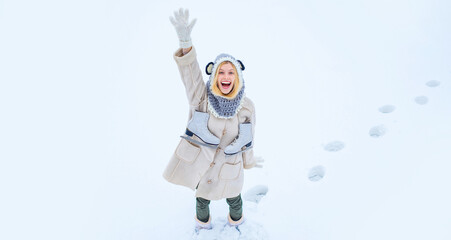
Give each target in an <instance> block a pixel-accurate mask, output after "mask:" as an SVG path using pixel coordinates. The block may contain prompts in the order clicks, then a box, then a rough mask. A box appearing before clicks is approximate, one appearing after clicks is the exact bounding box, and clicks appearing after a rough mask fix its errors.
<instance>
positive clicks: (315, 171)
mask: <svg viewBox="0 0 451 240" xmlns="http://www.w3.org/2000/svg"><path fill="white" fill-rule="evenodd" d="M325 174H326V169H325V168H324V167H323V166H321V165H318V166H316V167H313V168H312V169H310V171H309V173H308V179H309V180H310V181H312V182H318V181H319V180H321V179H323V178H324V175H325Z"/></svg>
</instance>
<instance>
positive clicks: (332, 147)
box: [324, 141, 345, 152]
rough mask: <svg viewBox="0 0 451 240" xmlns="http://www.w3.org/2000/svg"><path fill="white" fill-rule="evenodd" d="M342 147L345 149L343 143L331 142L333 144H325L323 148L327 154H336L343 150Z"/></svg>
mask: <svg viewBox="0 0 451 240" xmlns="http://www.w3.org/2000/svg"><path fill="white" fill-rule="evenodd" d="M344 147H345V144H344V143H343V142H340V141H333V142H330V143H328V144H326V146H324V150H326V151H328V152H338V151H340V150H341V149H343V148H344Z"/></svg>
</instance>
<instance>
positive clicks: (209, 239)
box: [191, 218, 269, 240]
mask: <svg viewBox="0 0 451 240" xmlns="http://www.w3.org/2000/svg"><path fill="white" fill-rule="evenodd" d="M212 226H213V228H212V229H210V230H207V229H202V230H200V231H199V232H194V233H193V235H192V238H191V239H193V240H267V239H269V237H268V234H267V233H266V230H265V229H264V228H263V226H262V225H260V224H259V223H256V222H254V221H252V220H250V219H245V221H244V222H243V224H241V225H240V226H238V227H234V226H230V225H229V224H228V222H227V219H226V218H216V219H215V220H214V221H213V222H212Z"/></svg>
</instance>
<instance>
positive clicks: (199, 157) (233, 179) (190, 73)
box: [163, 47, 255, 200]
mask: <svg viewBox="0 0 451 240" xmlns="http://www.w3.org/2000/svg"><path fill="white" fill-rule="evenodd" d="M174 59H175V61H176V62H177V65H178V68H179V71H180V75H181V77H182V81H183V84H184V85H185V88H186V94H187V97H188V102H189V105H190V113H189V114H190V116H189V119H191V116H192V115H193V113H194V111H195V110H197V111H202V112H208V110H207V109H208V106H207V104H208V101H207V90H206V87H205V83H204V81H203V79H202V72H201V70H200V68H199V64H198V62H197V57H196V50H195V48H194V47H193V48H192V49H191V51H190V52H189V53H187V54H186V55H183V54H182V49H178V50H177V51H176V52H175V54H174ZM244 122H250V123H252V132H254V127H255V111H254V104H253V103H252V101H251V100H250V99H249V98H247V97H246V98H245V100H244V103H243V105H242V108H241V110H240V111H239V112H238V113H237V114H236V115H235V116H234V117H233V118H231V119H222V118H216V117H215V116H213V115H212V114H211V113H210V119H209V121H208V128H209V130H210V131H211V132H212V133H213V134H214V135H215V136H217V137H218V138H220V139H221V141H220V143H219V147H218V148H217V149H213V148H209V147H204V146H199V145H196V144H193V143H191V142H188V141H187V140H185V139H183V138H181V139H180V143H179V144H178V146H177V148H176V149H175V152H174V154H173V156H172V158H171V160H170V161H169V164H168V165H167V167H166V169H165V171H164V174H163V176H164V178H165V179H166V180H168V181H169V182H171V183H174V184H178V185H182V186H186V187H189V188H191V189H193V190H195V189H196V187H197V191H196V197H202V198H205V199H209V200H218V199H222V198H231V197H236V196H238V194H240V193H241V189H242V187H243V168H244V169H249V168H252V167H254V165H255V159H254V156H253V155H254V154H253V149H250V150H248V151H245V152H242V153H238V154H235V155H232V156H226V155H225V154H224V148H225V147H226V146H228V145H229V144H230V143H232V142H233V140H234V139H235V138H236V137H237V136H238V129H239V124H240V123H244ZM193 137H194V138H195V139H196V140H198V141H201V140H200V139H199V138H197V137H196V136H195V135H193Z"/></svg>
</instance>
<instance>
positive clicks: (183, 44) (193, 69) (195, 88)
mask: <svg viewBox="0 0 451 240" xmlns="http://www.w3.org/2000/svg"><path fill="white" fill-rule="evenodd" d="M169 19H170V21H171V23H172V25H174V28H175V31H176V32H177V36H178V38H179V44H180V48H179V49H178V50H177V51H176V52H175V54H174V59H175V61H176V62H177V66H178V68H179V71H180V76H181V78H182V81H183V84H184V85H185V90H186V95H187V97H188V102H189V104H190V106H191V107H192V108H195V109H197V107H198V106H199V104H200V102H201V101H202V100H203V98H204V96H205V92H206V89H205V83H204V81H203V79H202V72H201V70H200V67H199V63H198V62H197V55H196V50H195V49H194V48H193V45H192V42H191V31H192V30H193V27H194V24H195V23H196V19H194V20H192V21H191V22H189V11H188V9H186V10H183V9H180V10H179V11H175V12H174V17H170V18H169Z"/></svg>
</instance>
